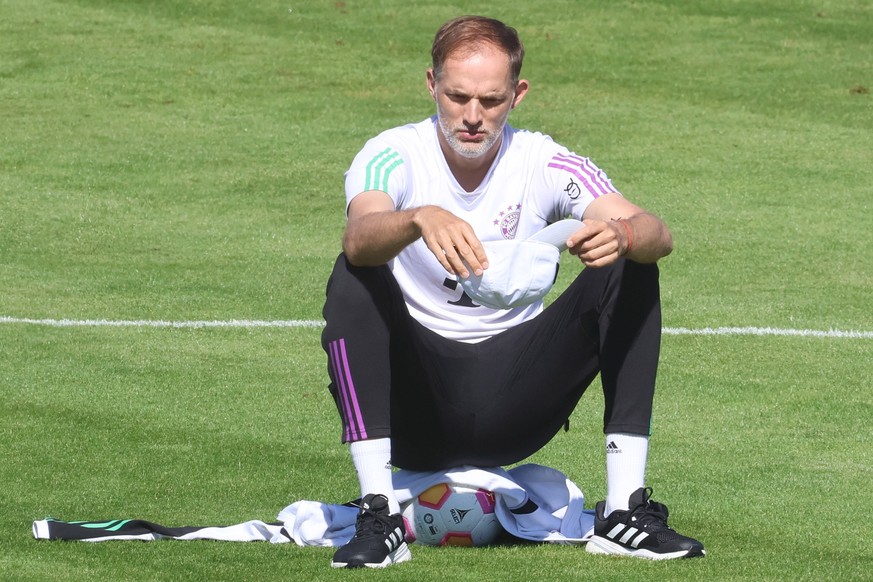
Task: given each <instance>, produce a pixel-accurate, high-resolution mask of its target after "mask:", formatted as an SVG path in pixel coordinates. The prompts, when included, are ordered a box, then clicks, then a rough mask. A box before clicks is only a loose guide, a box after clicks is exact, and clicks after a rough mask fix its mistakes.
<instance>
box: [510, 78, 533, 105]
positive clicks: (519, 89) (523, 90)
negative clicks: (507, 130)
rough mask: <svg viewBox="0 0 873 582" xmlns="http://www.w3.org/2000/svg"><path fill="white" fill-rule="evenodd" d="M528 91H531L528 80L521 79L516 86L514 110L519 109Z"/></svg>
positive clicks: (513, 102) (513, 101)
mask: <svg viewBox="0 0 873 582" xmlns="http://www.w3.org/2000/svg"><path fill="white" fill-rule="evenodd" d="M528 89H530V83H529V82H528V81H527V79H519V80H518V83H516V85H515V97H514V98H513V100H512V108H513V109H515V108H516V107H518V104H519V103H521V100H522V99H524V96H525V95H527V91H528Z"/></svg>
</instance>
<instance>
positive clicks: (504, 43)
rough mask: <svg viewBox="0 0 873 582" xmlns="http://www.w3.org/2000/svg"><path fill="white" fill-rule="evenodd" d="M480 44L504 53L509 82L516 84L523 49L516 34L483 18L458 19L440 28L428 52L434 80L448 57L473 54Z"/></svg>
mask: <svg viewBox="0 0 873 582" xmlns="http://www.w3.org/2000/svg"><path fill="white" fill-rule="evenodd" d="M482 44H490V45H493V46H495V47H496V48H498V49H499V50H501V51H503V52H504V53H506V55H507V56H508V57H509V66H510V69H511V73H512V81H513V82H516V81H518V77H519V75H520V74H521V64H522V61H523V60H524V45H523V44H522V43H521V39H520V38H519V37H518V31H517V30H515V29H514V28H512V27H511V26H507V25H505V24H503V23H502V22H500V21H499V20H495V19H493V18H487V17H485V16H461V17H459V18H455V19H454V20H450V21H448V22H446V23H445V24H443V25H442V26H441V27H440V29H439V30H438V31H437V33H436V36H435V37H434V39H433V46H432V47H431V51H430V54H431V57H432V59H433V70H434V76H435V77H437V78H438V77H439V76H440V72H441V70H442V67H443V64H444V63H445V62H446V59H448V58H449V57H450V56H452V55H455V54H457V53H461V54H470V53H473V52H475V51H476V49H477V48H478V47H479V46H481V45H482Z"/></svg>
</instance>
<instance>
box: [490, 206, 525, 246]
mask: <svg viewBox="0 0 873 582" xmlns="http://www.w3.org/2000/svg"><path fill="white" fill-rule="evenodd" d="M519 216H521V204H510V205H509V206H507V207H506V209H505V210H501V211H500V212H499V213H498V215H497V218H495V219H494V226H496V227H498V228H500V234H501V235H503V238H505V239H507V240H509V239H514V238H515V231H516V229H517V228H518V217H519Z"/></svg>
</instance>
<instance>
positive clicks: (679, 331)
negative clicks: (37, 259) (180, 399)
mask: <svg viewBox="0 0 873 582" xmlns="http://www.w3.org/2000/svg"><path fill="white" fill-rule="evenodd" d="M2 323H21V324H29V325H44V326H49V327H159V328H160V327H169V328H208V327H217V328H258V327H264V328H294V327H306V328H319V327H324V322H323V321H321V320H316V319H288V320H274V321H263V320H252V319H230V320H224V321H160V320H139V319H138V320H111V319H31V318H22V317H5V316H0V324H2ZM663 331H664V334H665V335H703V336H706V335H723V336H730V335H745V336H788V337H824V338H847V339H873V332H871V331H844V330H838V329H830V330H816V329H782V328H775V327H702V328H687V327H665V328H664V329H663Z"/></svg>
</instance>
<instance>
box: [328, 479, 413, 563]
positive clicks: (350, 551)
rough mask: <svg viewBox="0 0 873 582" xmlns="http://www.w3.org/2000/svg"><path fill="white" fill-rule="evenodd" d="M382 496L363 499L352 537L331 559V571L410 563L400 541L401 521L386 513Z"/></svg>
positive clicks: (405, 546) (402, 541)
mask: <svg viewBox="0 0 873 582" xmlns="http://www.w3.org/2000/svg"><path fill="white" fill-rule="evenodd" d="M388 511H389V510H388V499H387V498H386V497H385V496H384V495H373V494H370V495H365V496H364V498H363V499H362V500H361V504H360V511H359V512H358V518H357V520H356V522H355V535H354V536H353V537H352V539H351V540H349V543H347V544H346V545H344V546H343V547H341V548H340V549H338V550H337V551H336V553H335V554H334V555H333V561H332V562H331V566H333V567H334V568H384V567H386V566H390V565H391V564H397V563H399V562H406V561H407V560H411V559H412V552H410V551H409V546H407V545H406V540H405V539H404V536H405V532H406V528H405V527H404V525H403V517H402V516H401V515H400V514H399V513H398V514H394V515H390V514H389V513H388Z"/></svg>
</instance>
